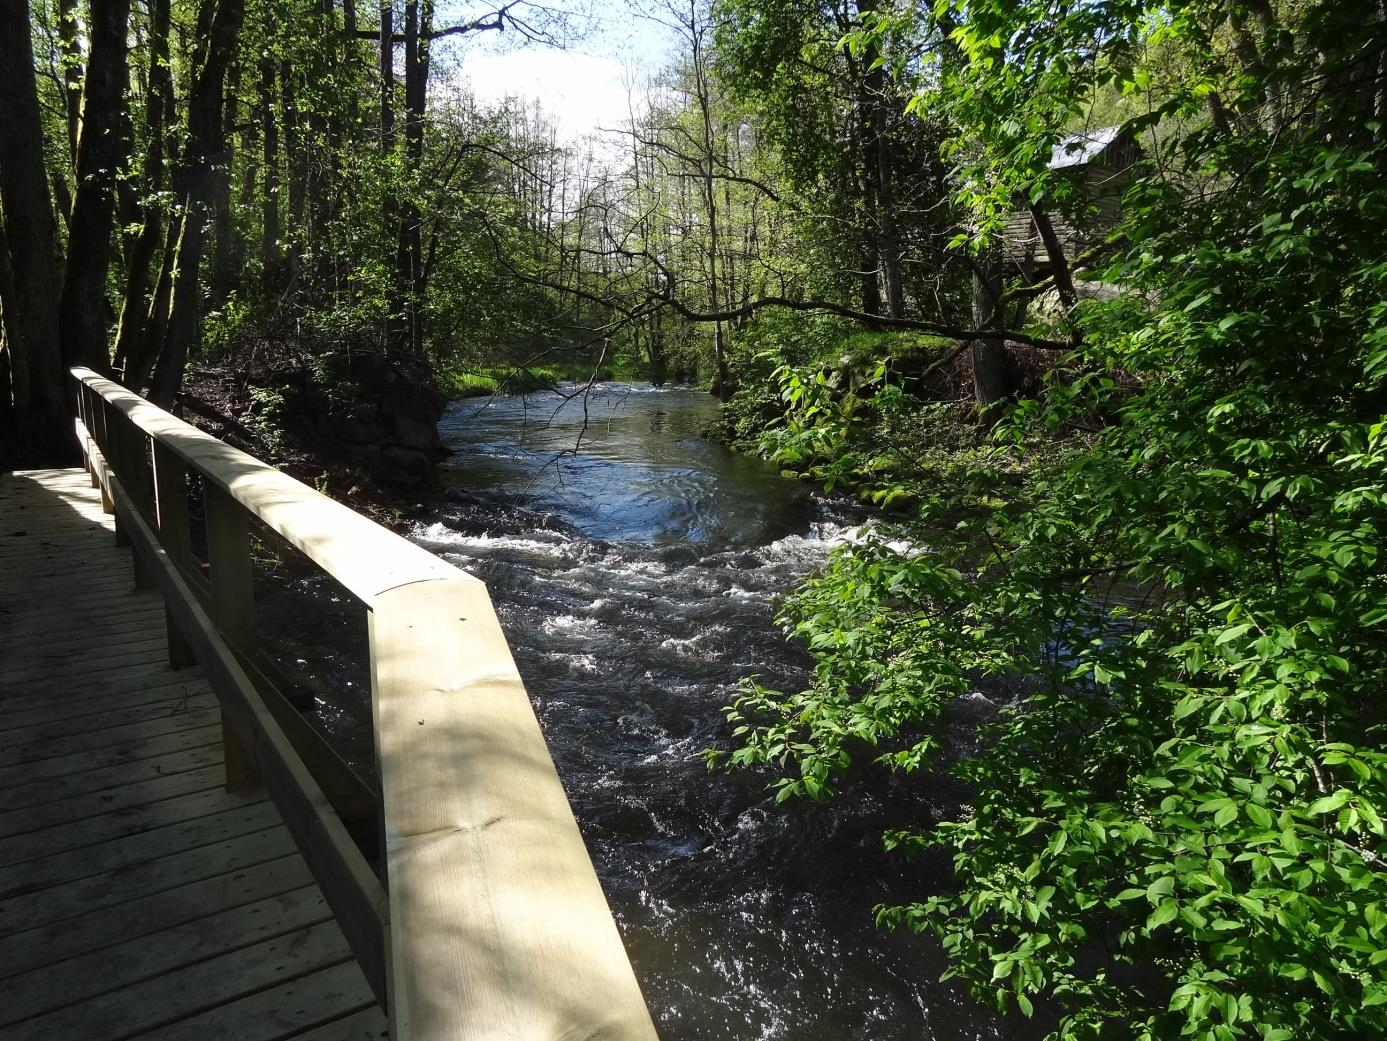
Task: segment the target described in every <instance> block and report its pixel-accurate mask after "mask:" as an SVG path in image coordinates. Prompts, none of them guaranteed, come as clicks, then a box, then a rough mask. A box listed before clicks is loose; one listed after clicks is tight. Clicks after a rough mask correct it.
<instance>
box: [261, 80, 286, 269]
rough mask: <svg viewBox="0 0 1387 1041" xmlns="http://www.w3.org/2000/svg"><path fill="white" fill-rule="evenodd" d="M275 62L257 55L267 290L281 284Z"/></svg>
mask: <svg viewBox="0 0 1387 1041" xmlns="http://www.w3.org/2000/svg"><path fill="white" fill-rule="evenodd" d="M274 96H275V63H274V59H273V58H272V57H271V56H270V55H269V54H268V53H266V54H265V55H264V56H263V57H262V58H261V59H260V132H261V134H262V135H263V136H262V137H261V146H262V148H263V152H262V156H263V159H264V163H265V190H264V192H263V193H261V200H262V201H261V204H260V265H261V278H262V280H263V281H262V283H261V284H262V286H263V288H264V290H265V292H266V294H270V295H272V294H275V293H278V292H279V291H280V290H281V289H283V288H284V280H283V277H282V274H281V270H282V262H281V259H280V252H279V239H280V230H279V124H278V123H277V122H276V121H275V106H274Z"/></svg>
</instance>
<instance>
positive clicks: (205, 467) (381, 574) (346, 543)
mask: <svg viewBox="0 0 1387 1041" xmlns="http://www.w3.org/2000/svg"><path fill="white" fill-rule="evenodd" d="M72 375H73V377H74V378H76V379H77V380H78V381H80V382H81V383H83V384H85V385H86V386H87V387H90V388H91V389H92V390H93V391H94V392H95V393H97V394H99V395H100V396H101V397H102V398H104V399H105V400H106V401H107V402H108V403H109V404H110V405H111V406H113V407H114V408H117V409H119V410H120V411H121V412H123V413H124V414H125V415H126V416H128V417H129V419H130V421H131V422H133V423H134V424H135V426H137V427H139V428H140V429H141V430H143V431H144V432H145V433H146V434H148V435H149V436H150V437H152V438H154V439H155V440H156V441H158V442H159V443H160V444H162V445H164V446H165V447H166V448H168V449H169V450H170V451H172V452H173V453H174V454H175V455H177V456H178V457H179V458H180V459H182V460H183V461H184V462H185V463H186V464H187V465H188V466H189V467H191V468H192V469H193V470H194V471H196V472H197V473H199V474H201V475H202V477H203V478H204V479H205V480H209V481H212V482H213V483H214V484H216V485H217V486H218V487H220V488H222V489H223V490H225V491H226V492H227V493H228V494H229V495H231V497H232V498H234V499H235V500H236V501H237V502H239V503H240V504H241V505H242V506H244V507H245V508H246V509H247V510H248V511H249V512H250V513H251V514H253V515H254V516H256V517H258V518H259V519H260V520H261V521H263V522H264V523H265V524H266V525H267V526H268V527H269V528H271V529H272V530H273V531H276V532H278V533H279V534H280V535H282V536H283V537H284V538H285V539H286V540H288V542H289V543H290V544H291V545H293V546H295V547H297V548H298V549H299V550H301V551H302V552H303V553H304V554H305V555H307V556H308V558H309V559H310V560H312V561H313V562H314V563H316V564H317V565H318V566H319V567H321V568H322V569H323V570H324V571H326V572H327V573H328V574H330V575H331V576H332V577H333V578H335V579H337V581H339V582H341V583H342V585H343V586H345V587H346V588H347V589H348V590H349V591H350V592H351V593H353V594H354V595H355V596H357V597H359V598H360V599H361V600H363V601H365V603H366V604H367V605H368V606H370V605H374V603H375V601H376V599H377V598H378V597H379V596H381V594H383V593H385V592H388V591H389V590H391V589H395V588H397V587H399V586H403V585H408V584H410V583H413V582H428V581H436V580H439V579H444V580H454V581H458V580H460V581H469V582H475V581H477V579H475V578H473V577H472V576H471V575H469V574H467V572H465V571H462V570H460V569H459V568H456V567H453V566H452V565H451V564H449V563H447V562H446V561H444V560H440V559H439V558H438V557H436V556H434V555H433V554H432V553H430V552H428V551H427V550H425V549H421V548H420V547H418V546H416V545H414V544H413V543H412V542H409V541H408V540H406V539H403V538H401V537H400V536H398V535H396V534H394V533H393V532H390V531H387V530H386V529H385V528H382V527H381V526H380V525H378V524H376V523H375V522H373V521H370V520H368V519H367V518H365V517H363V516H362V515H361V514H359V513H357V512H356V511H355V510H353V509H351V508H350V507H347V506H344V505H342V504H341V503H339V502H336V501H334V500H333V499H330V498H328V497H327V496H326V495H323V494H321V493H319V492H316V491H314V490H313V489H311V488H309V487H307V486H306V485H304V484H302V483H301V482H299V481H296V480H294V479H293V478H292V477H289V476H287V475H285V474H283V473H280V472H279V471H278V470H276V469H275V468H274V467H272V466H268V465H266V464H265V463H262V462H261V461H260V460H259V459H256V458H255V457H254V456H252V455H248V454H246V453H245V452H242V451H240V450H239V449H236V448H232V447H231V446H230V445H228V444H226V443H224V442H222V441H219V440H218V439H217V438H215V437H212V436H211V435H210V434H206V433H204V432H202V431H201V430H198V429H197V428H196V427H194V426H192V425H191V424H189V423H185V422H183V420H181V419H178V418H176V417H175V416H172V415H170V414H169V413H167V412H165V411H164V410H163V409H161V408H159V407H158V406H156V405H152V404H150V403H149V402H148V401H146V400H145V399H144V398H142V397H140V396H138V395H136V394H133V393H131V392H130V391H128V390H126V389H125V388H124V387H122V386H121V385H120V384H118V383H114V382H112V381H111V380H108V379H106V378H104V377H102V376H100V375H98V374H97V373H95V372H93V371H92V370H90V369H86V368H74V369H73V370H72Z"/></svg>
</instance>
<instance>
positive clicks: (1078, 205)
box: [1004, 127, 1141, 278]
mask: <svg viewBox="0 0 1387 1041" xmlns="http://www.w3.org/2000/svg"><path fill="white" fill-rule="evenodd" d="M1140 158H1141V145H1140V144H1138V142H1137V140H1136V137H1135V135H1133V134H1132V133H1130V132H1128V131H1125V130H1123V128H1121V127H1106V128H1104V129H1101V130H1085V131H1083V132H1081V133H1078V134H1071V135H1069V136H1068V137H1065V138H1062V139H1061V140H1060V141H1058V142H1057V143H1056V144H1055V146H1054V149H1053V151H1052V152H1051V155H1050V162H1049V168H1050V169H1051V170H1052V171H1055V172H1056V173H1058V174H1059V175H1060V176H1062V177H1065V178H1068V179H1072V181H1073V182H1074V187H1075V188H1076V189H1077V190H1076V191H1074V192H1073V194H1072V197H1071V198H1070V199H1069V200H1066V201H1065V203H1064V204H1063V206H1062V207H1060V206H1053V207H1052V206H1046V205H1045V203H1042V204H1041V205H1042V206H1045V213H1046V215H1047V216H1048V217H1049V219H1050V223H1051V225H1052V227H1053V228H1054V230H1055V236H1056V238H1057V239H1058V240H1059V243H1060V245H1061V246H1062V247H1063V250H1064V255H1065V257H1066V258H1068V259H1069V260H1070V262H1071V263H1072V261H1073V260H1074V258H1075V257H1077V256H1078V255H1080V254H1081V253H1083V252H1084V251H1086V250H1089V249H1092V248H1093V247H1094V246H1096V245H1098V244H1100V243H1101V242H1102V241H1103V240H1104V239H1105V238H1106V237H1107V236H1108V234H1109V233H1110V232H1111V231H1112V229H1113V227H1114V226H1115V225H1116V224H1117V220H1118V216H1119V210H1120V207H1121V203H1122V194H1123V192H1125V191H1126V190H1127V186H1128V184H1129V183H1130V180H1131V171H1132V167H1133V165H1134V164H1135V163H1136V162H1137V161H1138V160H1139V159H1140ZM1004 242H1005V252H1006V258H1007V262H1008V266H1011V267H1014V268H1017V269H1019V270H1020V271H1022V272H1023V273H1024V274H1026V275H1028V276H1034V277H1037V278H1040V277H1044V276H1046V275H1048V274H1050V273H1051V272H1050V257H1049V254H1048V253H1047V252H1046V250H1045V244H1044V242H1042V241H1041V236H1040V230H1039V229H1038V228H1037V227H1036V222H1035V219H1034V217H1033V216H1032V215H1031V213H1030V211H1029V210H1027V209H1025V208H1018V209H1017V210H1016V211H1015V212H1014V213H1012V215H1011V217H1010V218H1009V219H1008V221H1007V225H1006V231H1005V237H1004Z"/></svg>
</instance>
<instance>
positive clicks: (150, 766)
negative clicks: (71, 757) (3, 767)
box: [5, 738, 222, 809]
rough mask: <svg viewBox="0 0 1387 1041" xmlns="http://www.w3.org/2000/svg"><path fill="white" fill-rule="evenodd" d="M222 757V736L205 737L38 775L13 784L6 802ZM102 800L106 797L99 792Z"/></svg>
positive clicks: (124, 783)
mask: <svg viewBox="0 0 1387 1041" xmlns="http://www.w3.org/2000/svg"><path fill="white" fill-rule="evenodd" d="M221 761H222V747H221V739H220V738H214V740H211V741H206V740H204V741H203V742H201V743H200V744H199V745H197V746H196V747H193V748H185V749H178V750H175V751H172V752H166V753H164V754H163V755H158V756H153V757H151V758H148V759H132V760H128V761H126V762H122V763H116V764H115V765H114V766H102V767H97V768H95V769H92V770H80V771H73V772H70V773H67V774H64V775H62V776H61V777H48V778H40V779H38V780H35V781H32V782H30V783H29V784H16V785H14V786H12V787H11V788H10V789H9V790H8V791H6V792H5V803H6V805H7V806H11V807H13V808H15V809H20V808H24V807H36V806H43V805H44V804H45V803H51V802H60V801H63V800H66V799H75V798H76V797H77V796H79V795H88V794H90V793H93V792H110V791H113V790H115V789H118V788H128V787H130V786H131V785H133V784H139V783H141V782H143V781H153V780H158V779H159V778H161V777H172V776H173V775H175V774H180V773H186V772H188V771H189V770H194V769H197V768H199V767H204V766H216V765H218V764H219V763H221ZM102 802H103V803H108V802H109V800H107V799H106V797H105V796H104V795H103V796H102ZM103 808H104V806H103Z"/></svg>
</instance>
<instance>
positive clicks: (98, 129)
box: [59, 0, 130, 369]
mask: <svg viewBox="0 0 1387 1041" xmlns="http://www.w3.org/2000/svg"><path fill="white" fill-rule="evenodd" d="M90 12H91V14H90V32H91V44H90V55H89V58H88V62H87V74H86V77H85V78H84V80H83V83H82V125H81V131H80V133H79V135H78V139H77V191H76V195H75V196H74V199H73V204H72V216H71V218H70V219H69V220H68V236H67V240H68V249H67V266H66V269H65V272H64V277H63V291H62V301H61V310H60V315H61V318H60V323H59V334H60V336H61V344H62V356H63V362H64V364H67V365H89V366H92V367H93V368H96V369H105V368H106V367H107V366H108V364H109V361H110V355H109V353H108V345H107V334H106V325H107V322H106V312H107V307H108V305H107V301H106V273H107V268H108V267H109V265H110V256H111V235H112V232H113V227H112V224H113V217H114V215H115V203H116V175H117V172H118V171H119V169H120V167H121V165H122V163H123V161H124V159H125V156H126V152H127V151H128V142H127V141H126V140H125V135H124V134H123V133H122V131H123V129H124V127H125V125H126V120H125V118H124V114H123V112H124V103H123V102H124V98H125V87H126V81H127V79H128V77H129V72H128V69H127V66H126V53H127V47H128V40H127V38H126V36H127V23H128V21H129V17H130V3H129V0H91V7H90Z"/></svg>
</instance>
